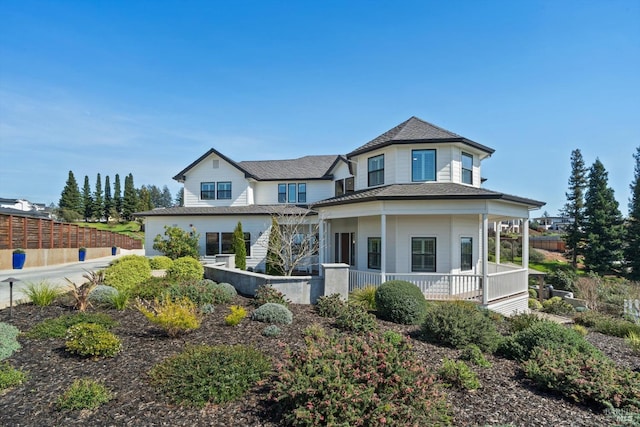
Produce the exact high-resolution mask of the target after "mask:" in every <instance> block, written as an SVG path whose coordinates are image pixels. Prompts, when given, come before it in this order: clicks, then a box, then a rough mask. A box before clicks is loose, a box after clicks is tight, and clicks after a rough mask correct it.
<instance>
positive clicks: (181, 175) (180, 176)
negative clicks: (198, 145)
mask: <svg viewBox="0 0 640 427" xmlns="http://www.w3.org/2000/svg"><path fill="white" fill-rule="evenodd" d="M212 154H215V155H216V156H218V157H220V158H221V159H223V160H224V161H225V162H227V163H229V164H230V165H231V166H233V167H235V168H236V169H238V170H239V171H240V172H242V173H244V175H245V177H246V178H252V176H251V174H250V173H249V172H247V171H246V170H244V169H242V168H241V167H240V166H239V165H238V164H237V163H236V162H234V161H233V160H231V159H230V158H228V157H227V156H225V155H224V154H222V153H221V152H219V151H218V150H216V149H215V148H212V149H210V150H209V151H207V152H206V153H204V154H203V155H202V156H200V157H198V159H197V160H196V161H195V162H193V163H191V164H190V165H189V166H187V167H186V168H184V169H182V170H181V171H180V172H178V174H177V175H176V176H174V177H173V179H175V180H176V181H178V182H184V179H185V174H186V173H187V172H189V171H190V170H191V169H193V168H194V167H195V166H196V165H197V164H198V163H200V162H201V161H203V160H204V159H206V158H207V157H209V156H210V155H212Z"/></svg>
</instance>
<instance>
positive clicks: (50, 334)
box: [25, 313, 116, 339]
mask: <svg viewBox="0 0 640 427" xmlns="http://www.w3.org/2000/svg"><path fill="white" fill-rule="evenodd" d="M78 323H95V324H97V325H101V326H103V327H105V328H107V329H109V328H111V327H113V326H115V325H116V321H115V320H113V319H112V318H111V316H109V315H107V314H104V313H74V314H65V315H63V316H60V317H56V318H54V319H47V320H45V321H43V322H40V323H38V324H36V325H34V326H33V327H32V328H31V329H29V331H28V332H26V333H25V337H27V338H35V339H38V338H64V337H65V336H66V335H67V329H69V328H70V327H71V326H73V325H77V324H78Z"/></svg>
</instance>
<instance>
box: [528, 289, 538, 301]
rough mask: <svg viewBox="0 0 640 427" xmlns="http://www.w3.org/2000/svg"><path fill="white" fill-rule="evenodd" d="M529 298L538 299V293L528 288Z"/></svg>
mask: <svg viewBox="0 0 640 427" xmlns="http://www.w3.org/2000/svg"><path fill="white" fill-rule="evenodd" d="M529 298H533V299H536V298H538V291H537V290H536V289H533V288H529Z"/></svg>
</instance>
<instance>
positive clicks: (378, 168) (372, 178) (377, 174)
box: [368, 154, 384, 187]
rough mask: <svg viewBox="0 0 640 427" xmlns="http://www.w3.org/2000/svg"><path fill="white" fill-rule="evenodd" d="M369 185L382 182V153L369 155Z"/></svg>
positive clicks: (372, 185)
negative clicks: (373, 155)
mask: <svg viewBox="0 0 640 427" xmlns="http://www.w3.org/2000/svg"><path fill="white" fill-rule="evenodd" d="M368 166H369V185H368V186H369V187H375V186H376V185H383V184H384V154H380V155H379V156H375V157H369V161H368Z"/></svg>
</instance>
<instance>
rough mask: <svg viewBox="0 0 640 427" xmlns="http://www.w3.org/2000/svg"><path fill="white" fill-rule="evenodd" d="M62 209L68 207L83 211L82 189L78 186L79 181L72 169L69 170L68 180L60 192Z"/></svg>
mask: <svg viewBox="0 0 640 427" xmlns="http://www.w3.org/2000/svg"><path fill="white" fill-rule="evenodd" d="M58 207H59V208H60V209H68V210H71V211H74V212H77V213H78V214H81V213H82V199H81V197H80V189H79V188H78V181H76V177H75V176H74V175H73V172H72V171H69V176H68V177H67V182H66V184H65V186H64V189H63V190H62V194H60V201H59V202H58Z"/></svg>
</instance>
